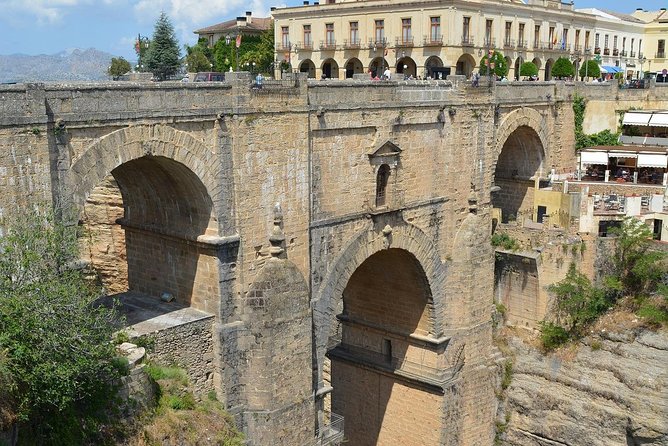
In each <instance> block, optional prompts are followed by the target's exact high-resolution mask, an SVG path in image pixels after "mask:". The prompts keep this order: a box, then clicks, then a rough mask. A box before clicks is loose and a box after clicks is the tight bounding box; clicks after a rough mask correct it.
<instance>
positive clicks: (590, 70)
mask: <svg viewBox="0 0 668 446" xmlns="http://www.w3.org/2000/svg"><path fill="white" fill-rule="evenodd" d="M579 74H580V77H581V78H583V79H584V78H585V77H599V76H600V75H601V68H600V67H599V66H598V63H597V62H596V61H595V60H588V61H587V63H585V64H582V66H581V67H580V72H579Z"/></svg>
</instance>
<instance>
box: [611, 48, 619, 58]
mask: <svg viewBox="0 0 668 446" xmlns="http://www.w3.org/2000/svg"><path fill="white" fill-rule="evenodd" d="M612 55H613V56H619V50H618V49H617V48H613V49H612Z"/></svg>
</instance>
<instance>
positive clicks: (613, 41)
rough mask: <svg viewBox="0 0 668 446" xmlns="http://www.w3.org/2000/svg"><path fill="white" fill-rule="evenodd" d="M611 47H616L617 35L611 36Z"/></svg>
mask: <svg viewBox="0 0 668 446" xmlns="http://www.w3.org/2000/svg"><path fill="white" fill-rule="evenodd" d="M612 48H613V49H615V50H616V49H617V36H615V37H613V38H612Z"/></svg>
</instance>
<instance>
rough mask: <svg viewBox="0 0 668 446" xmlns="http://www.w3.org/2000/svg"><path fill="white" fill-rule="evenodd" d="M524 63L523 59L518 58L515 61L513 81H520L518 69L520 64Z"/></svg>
mask: <svg viewBox="0 0 668 446" xmlns="http://www.w3.org/2000/svg"><path fill="white" fill-rule="evenodd" d="M523 62H524V59H522V58H521V57H518V58H517V59H516V60H515V80H516V81H518V80H520V68H521V67H522V63H523Z"/></svg>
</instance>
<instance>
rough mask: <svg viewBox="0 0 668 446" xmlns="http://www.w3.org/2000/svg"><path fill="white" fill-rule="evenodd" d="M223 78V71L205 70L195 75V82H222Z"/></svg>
mask: <svg viewBox="0 0 668 446" xmlns="http://www.w3.org/2000/svg"><path fill="white" fill-rule="evenodd" d="M224 80H225V73H216V72H214V71H205V72H202V73H197V74H196V75H195V82H222V81H224Z"/></svg>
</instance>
